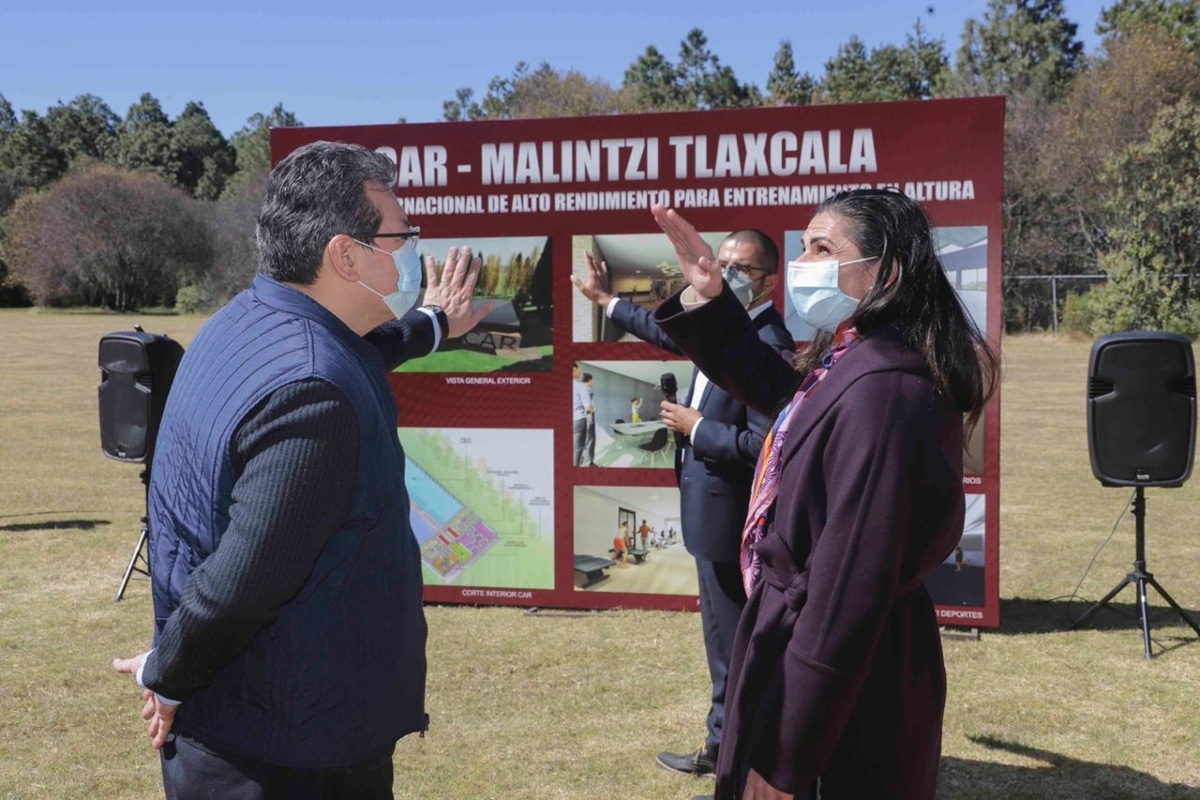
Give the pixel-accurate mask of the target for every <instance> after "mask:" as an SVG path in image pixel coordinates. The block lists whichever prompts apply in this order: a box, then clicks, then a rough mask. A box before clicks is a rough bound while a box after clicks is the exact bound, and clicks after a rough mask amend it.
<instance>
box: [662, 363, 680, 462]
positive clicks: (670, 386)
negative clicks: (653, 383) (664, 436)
mask: <svg viewBox="0 0 1200 800" xmlns="http://www.w3.org/2000/svg"><path fill="white" fill-rule="evenodd" d="M658 388H660V389H662V393H663V399H664V400H666V401H667V402H668V403H676V404H678V403H679V381H678V379H676V377H675V373H674V372H664V373H663V374H662V377H661V378H659V379H658ZM672 438H674V439H675V449H676V450H679V449H681V448H682V447H683V434H682V433H679V432H678V431H676V432H675V435H674V437H672Z"/></svg>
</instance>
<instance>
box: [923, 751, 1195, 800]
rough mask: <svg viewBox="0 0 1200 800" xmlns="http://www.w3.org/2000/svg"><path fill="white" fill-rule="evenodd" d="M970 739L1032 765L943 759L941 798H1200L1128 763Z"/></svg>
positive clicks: (1180, 799) (953, 799)
mask: <svg viewBox="0 0 1200 800" xmlns="http://www.w3.org/2000/svg"><path fill="white" fill-rule="evenodd" d="M970 738H971V741H973V742H975V743H976V744H979V745H982V746H984V747H987V748H989V749H992V750H1001V751H1004V752H1005V753H1011V754H1013V755H1019V756H1023V757H1025V758H1030V759H1034V760H1036V761H1039V762H1041V763H1039V764H1037V765H1036V766H1016V765H1013V764H996V763H993V762H990V761H971V760H968V759H964V758H943V759H942V772H941V780H940V782H939V786H938V797H939V798H940V800H976V798H992V797H996V798H1005V800H1035V798H1036V800H1051V799H1052V798H1063V799H1064V800H1066V798H1072V799H1074V798H1089V800H1108V799H1109V798H1111V800H1117V798H1121V800H1126V799H1127V798H1136V800H1200V789H1197V788H1195V787H1190V786H1184V785H1182V784H1178V783H1163V782H1162V781H1160V780H1159V779H1158V778H1156V777H1154V776H1153V775H1148V774H1146V773H1144V772H1138V771H1137V770H1135V769H1131V768H1129V767H1123V766H1118V765H1113V764H1098V763H1095V762H1091V761H1080V760H1078V759H1074V758H1070V757H1069V756H1064V755H1059V754H1058V753H1051V752H1049V751H1046V750H1039V749H1038V748H1036V747H1026V746H1025V745H1021V744H1016V743H1015V742H1006V741H1004V740H1001V739H995V738H993V737H990V736H972V737H970Z"/></svg>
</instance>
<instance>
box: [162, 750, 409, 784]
mask: <svg viewBox="0 0 1200 800" xmlns="http://www.w3.org/2000/svg"><path fill="white" fill-rule="evenodd" d="M159 752H160V756H161V760H162V773H163V788H164V789H165V790H166V795H167V800H393V797H394V795H393V794H392V754H391V753H388V754H387V756H381V757H379V758H375V759H372V760H370V761H366V762H363V763H362V764H356V765H354V766H351V767H331V768H328V769H291V768H287V767H276V766H272V765H270V764H263V763H260V762H257V761H249V760H246V759H241V758H232V757H229V756H221V755H217V754H216V753H213V752H211V751H209V750H207V749H205V748H203V747H201V746H199V745H197V744H196V743H195V742H193V741H190V740H188V739H185V738H183V737H181V736H176V737H173V738H172V739H171V741H169V742H167V743H166V744H165V745H164V746H163V748H162V750H161V751H159Z"/></svg>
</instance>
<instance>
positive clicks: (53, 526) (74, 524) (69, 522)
mask: <svg viewBox="0 0 1200 800" xmlns="http://www.w3.org/2000/svg"><path fill="white" fill-rule="evenodd" d="M111 524H112V523H111V522H109V521H108V520H106V519H60V520H55V521H53V522H14V523H11V524H9V525H0V532H6V531H7V532H11V533H24V532H26V531H63V530H76V531H90V530H93V529H95V528H97V527H99V526H100V525H111Z"/></svg>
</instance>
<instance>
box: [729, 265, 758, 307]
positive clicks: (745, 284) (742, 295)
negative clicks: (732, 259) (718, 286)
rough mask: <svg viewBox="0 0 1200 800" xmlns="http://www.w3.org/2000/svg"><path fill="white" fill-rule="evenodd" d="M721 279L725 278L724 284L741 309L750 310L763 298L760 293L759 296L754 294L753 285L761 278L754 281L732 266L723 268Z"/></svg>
mask: <svg viewBox="0 0 1200 800" xmlns="http://www.w3.org/2000/svg"><path fill="white" fill-rule="evenodd" d="M723 277H724V278H725V282H726V283H727V284H729V288H730V289H731V290H732V291H733V296H734V297H736V298H737V299H738V302H739V303H741V304H742V308H750V306H751V305H752V304H754V303H755V302H757V300H758V299H759V298H760V297H762V296H763V293H762V292H760V293H759V294H755V293H754V284H755V283H757V282H758V280H761V278H760V279H755V278H751V277H748V276H746V275H743V274H742V273H741V272H739V271H738V270H737V269H735V268H734V267H733V265H732V264H731V265H729V266H728V267H726V268H725V271H724V274H723Z"/></svg>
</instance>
